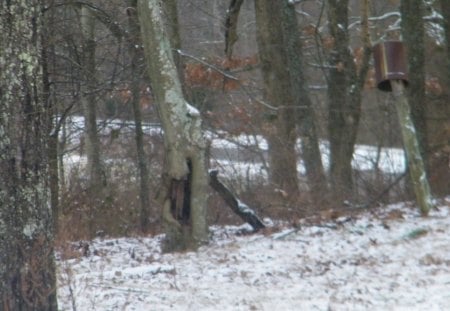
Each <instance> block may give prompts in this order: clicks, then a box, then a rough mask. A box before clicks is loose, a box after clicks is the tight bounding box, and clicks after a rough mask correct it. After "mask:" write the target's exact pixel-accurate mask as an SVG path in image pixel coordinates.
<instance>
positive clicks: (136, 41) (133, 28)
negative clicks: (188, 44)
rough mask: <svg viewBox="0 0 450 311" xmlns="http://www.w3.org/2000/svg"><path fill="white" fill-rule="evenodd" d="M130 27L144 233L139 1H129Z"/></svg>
mask: <svg viewBox="0 0 450 311" xmlns="http://www.w3.org/2000/svg"><path fill="white" fill-rule="evenodd" d="M129 7H130V8H129V10H128V26H129V42H128V50H129V53H130V55H131V76H132V78H131V94H132V99H131V103H132V106H133V113H134V123H135V138H136V151H137V164H138V171H139V181H140V182H139V198H140V202H141V209H140V216H139V218H140V226H141V230H142V231H143V232H146V231H148V230H149V225H150V222H149V217H150V193H149V189H150V188H149V185H150V183H149V173H148V165H147V155H146V153H145V150H144V132H143V130H142V111H141V106H140V105H139V100H140V82H141V79H142V76H143V72H142V70H143V67H144V62H143V60H142V56H143V55H142V52H140V49H138V48H137V47H139V46H141V45H142V41H141V39H140V29H139V21H138V16H137V0H131V1H129Z"/></svg>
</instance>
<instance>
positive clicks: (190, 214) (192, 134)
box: [138, 0, 208, 251]
mask: <svg viewBox="0 0 450 311" xmlns="http://www.w3.org/2000/svg"><path fill="white" fill-rule="evenodd" d="M161 8H162V3H161V1H158V0H139V1H138V13H139V22H140V26H141V34H142V40H143V43H144V53H145V61H146V65H147V72H148V75H149V77H150V81H151V84H152V90H153V93H154V96H155V102H156V106H157V108H158V113H159V116H160V119H161V123H162V127H163V130H164V146H165V151H166V161H165V162H166V163H165V168H164V176H163V179H164V180H163V188H162V189H161V191H160V195H159V199H160V201H161V203H162V205H163V220H164V223H165V225H166V239H165V243H164V248H165V250H166V251H174V250H182V249H186V248H195V247H197V246H199V245H200V244H202V243H205V242H207V240H208V230H207V225H206V204H207V185H208V175H207V171H206V164H205V150H206V141H205V139H204V137H203V134H202V130H201V119H200V113H199V111H198V110H196V109H195V108H194V107H192V106H190V105H189V104H188V103H187V102H186V100H185V99H184V97H183V92H182V89H181V84H180V79H179V77H178V72H177V68H176V66H175V63H174V58H173V54H172V50H171V47H170V42H169V39H168V35H167V32H166V30H165V27H164V22H163V19H162V17H161Z"/></svg>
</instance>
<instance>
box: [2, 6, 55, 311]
mask: <svg viewBox="0 0 450 311" xmlns="http://www.w3.org/2000/svg"><path fill="white" fill-rule="evenodd" d="M41 9H42V8H41V1H37V0H34V1H27V2H26V3H25V2H23V1H15V2H14V3H11V2H10V1H6V2H5V1H2V2H0V67H1V68H2V70H0V103H1V113H0V171H1V175H0V309H1V310H5V311H11V310H21V311H28V310H29V311H32V310H33V311H35V310H39V311H47V310H48V311H56V310H57V300H56V274H55V273H56V270H55V261H54V254H53V239H54V237H53V219H52V211H51V208H50V207H49V191H48V190H49V189H48V178H47V175H48V163H47V160H46V156H47V137H48V136H47V134H48V131H47V128H46V126H47V125H48V122H47V120H46V117H48V115H47V113H46V106H45V104H44V101H43V98H42V94H43V92H44V89H43V81H42V78H43V77H42V63H41V60H42V59H41V56H42V54H41V48H42V45H41V39H42V37H41V31H42V22H43V21H42V10H41Z"/></svg>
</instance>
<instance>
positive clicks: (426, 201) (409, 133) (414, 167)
mask: <svg viewBox="0 0 450 311" xmlns="http://www.w3.org/2000/svg"><path fill="white" fill-rule="evenodd" d="M391 87H392V91H393V93H394V96H395V98H396V108H397V113H398V118H399V122H400V128H401V131H402V137H403V145H404V148H405V151H406V158H407V160H408V169H409V174H410V177H411V181H412V184H413V187H414V193H415V194H416V200H417V203H418V204H419V208H420V212H421V213H422V215H423V216H426V215H428V212H429V211H430V209H431V208H433V201H432V197H431V192H430V186H429V184H428V179H427V173H426V170H425V166H424V163H423V160H422V156H421V154H420V148H419V143H418V138H417V132H416V130H415V126H414V123H413V122H412V120H411V110H410V106H409V104H408V99H407V97H406V95H405V90H404V89H405V87H404V85H403V81H401V80H398V81H397V80H393V81H391Z"/></svg>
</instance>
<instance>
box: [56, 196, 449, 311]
mask: <svg viewBox="0 0 450 311" xmlns="http://www.w3.org/2000/svg"><path fill="white" fill-rule="evenodd" d="M242 228H246V227H245V226H243V227H241V228H236V227H225V228H217V227H215V228H212V241H211V243H210V245H208V246H204V247H202V248H201V249H200V250H199V251H198V252H195V253H194V252H188V253H181V254H161V252H160V248H159V243H160V240H161V236H157V237H138V238H120V239H103V240H95V241H92V242H90V244H89V254H88V255H87V256H78V257H77V258H74V259H68V260H59V261H58V266H59V280H58V281H59V288H58V289H59V304H60V309H61V310H78V311H80V310H271V311H272V310H449V309H450V197H449V198H447V200H445V201H443V202H441V206H440V209H439V210H438V211H433V212H432V213H431V215H430V217H428V218H421V217H419V216H418V213H417V212H416V211H415V210H412V209H411V208H409V207H406V206H405V204H397V205H392V206H388V207H385V208H382V209H379V210H378V211H377V212H376V213H370V214H369V213H367V214H363V215H360V216H358V217H357V218H355V219H350V220H348V219H347V220H345V221H344V220H343V219H338V221H337V222H335V223H329V224H323V225H320V226H307V225H304V226H301V227H300V228H297V229H295V228H284V229H281V230H280V231H278V230H276V231H271V232H269V231H270V230H268V231H267V232H265V233H262V234H254V235H238V234H237V232H238V231H239V230H241V229H242Z"/></svg>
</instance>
